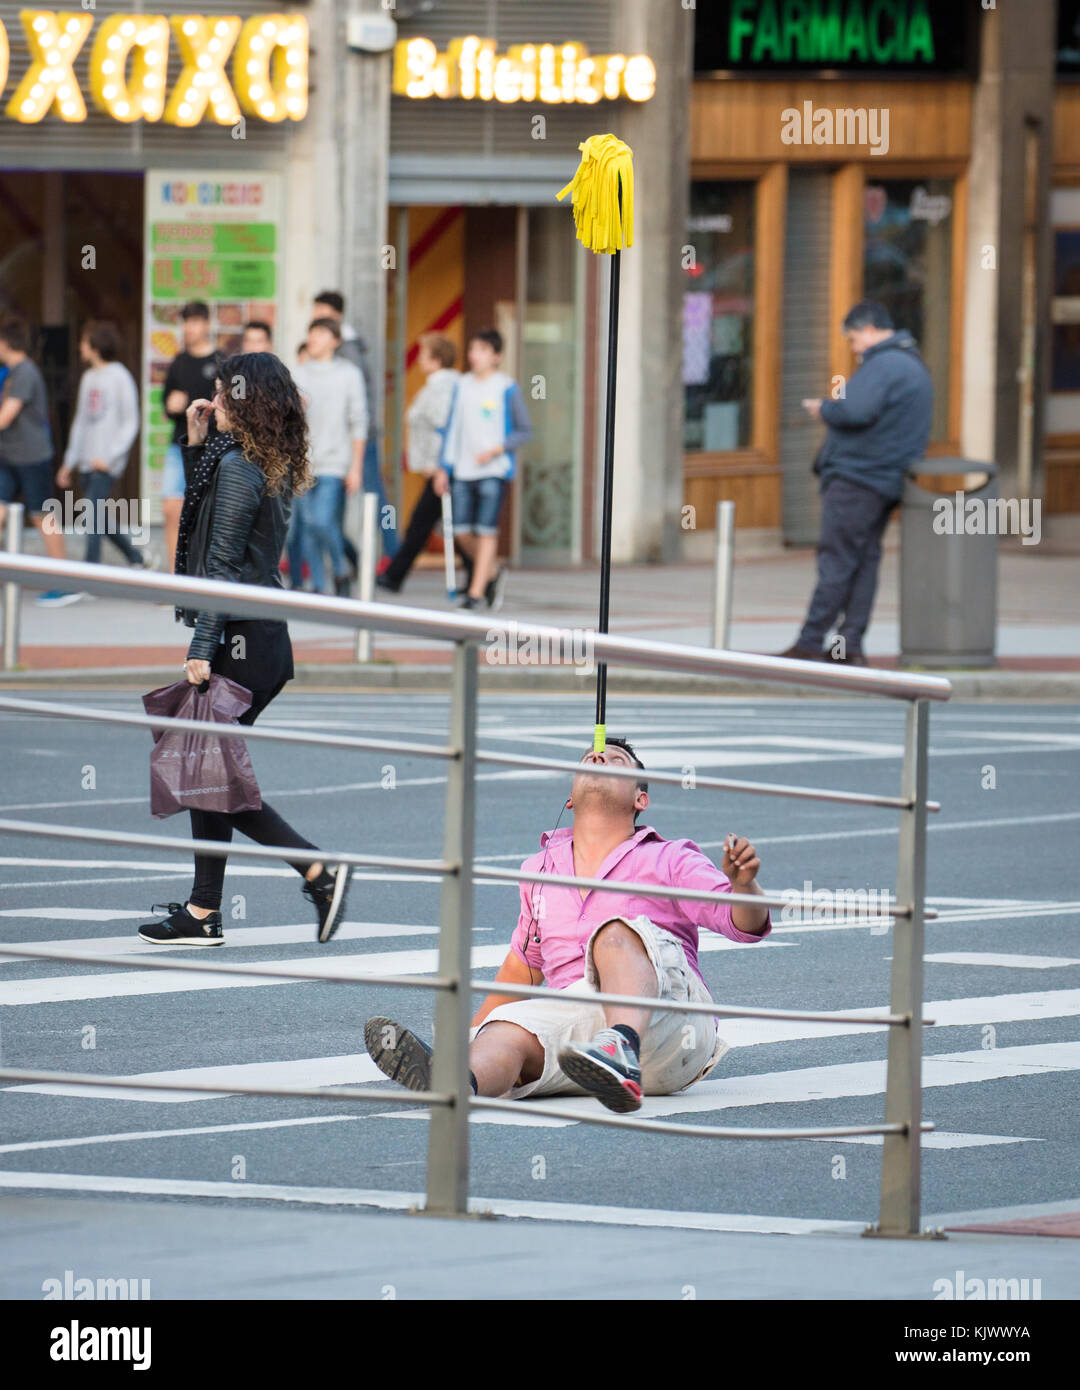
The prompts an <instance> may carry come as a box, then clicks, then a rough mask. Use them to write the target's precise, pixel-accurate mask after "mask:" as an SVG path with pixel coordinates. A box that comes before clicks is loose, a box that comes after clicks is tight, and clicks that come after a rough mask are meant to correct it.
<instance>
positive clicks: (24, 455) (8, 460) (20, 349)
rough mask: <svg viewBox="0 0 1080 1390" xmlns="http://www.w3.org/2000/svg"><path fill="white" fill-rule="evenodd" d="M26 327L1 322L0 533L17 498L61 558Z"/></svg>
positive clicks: (42, 410)
mask: <svg viewBox="0 0 1080 1390" xmlns="http://www.w3.org/2000/svg"><path fill="white" fill-rule="evenodd" d="M29 348H30V333H29V330H28V329H27V327H26V324H25V323H24V322H23V321H22V319H19V318H7V319H4V320H3V322H2V323H0V363H2V364H3V366H5V367H6V368H7V376H6V377H5V378H4V387H3V392H2V394H0V537H3V535H4V526H5V523H6V521H7V507H6V506H5V505H4V504H5V503H7V502H19V501H21V502H22V503H23V505H24V506H25V508H26V513H27V516H28V518H29V520H30V521H32V522H33V524H34V525H35V526H36V527H37V529H38V530H39V531H40V532H41V539H42V540H43V541H44V543H45V553H46V554H47V555H48V556H49V558H50V559H51V560H63V559H64V537H63V534H62V533H61V532H60V531H58V530H57V529H55V527H54V525H53V524H52V522H51V521H50V524H49V525H48V526H46V525H45V503H46V502H47V501H48V499H49V494H50V493H51V492H52V480H53V444H52V433H51V431H50V430H49V405H48V398H47V396H46V393H45V378H44V377H43V376H42V375H41V372H40V371H39V370H38V366H37V363H36V362H32V361H31V360H30V358H29V357H28V356H27V353H28V351H29ZM81 597H82V595H81V594H77V593H69V592H66V591H65V590H63V589H49V590H48V591H47V592H46V593H44V594H41V595H40V596H39V597H38V603H39V604H41V605H42V606H43V607H49V608H52V607H57V608H58V607H61V606H62V605H64V604H67V603H75V602H76V601H77V600H78V599H80V598H81Z"/></svg>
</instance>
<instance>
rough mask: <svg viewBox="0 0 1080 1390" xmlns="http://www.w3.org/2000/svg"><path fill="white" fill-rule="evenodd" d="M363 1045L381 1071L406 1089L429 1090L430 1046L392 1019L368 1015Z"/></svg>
mask: <svg viewBox="0 0 1080 1390" xmlns="http://www.w3.org/2000/svg"><path fill="white" fill-rule="evenodd" d="M364 1046H365V1047H366V1048H367V1050H368V1056H369V1057H370V1058H371V1060H372V1061H373V1062H374V1063H375V1065H376V1066H377V1067H378V1068H379V1070H380V1071H381V1072H385V1074H386V1075H387V1076H388V1077H389V1078H390V1080H391V1081H396V1082H397V1083H398V1085H399V1086H405V1087H407V1088H408V1089H409V1090H410V1091H430V1090H431V1048H430V1047H428V1045H427V1043H425V1042H421V1041H420V1039H419V1038H418V1037H417V1036H416V1034H415V1033H410V1032H409V1030H408V1029H407V1028H402V1026H401V1024H400V1023H395V1022H394V1021H393V1019H389V1018H380V1017H378V1016H376V1017H375V1018H369V1019H368V1021H367V1022H366V1023H365V1024H364Z"/></svg>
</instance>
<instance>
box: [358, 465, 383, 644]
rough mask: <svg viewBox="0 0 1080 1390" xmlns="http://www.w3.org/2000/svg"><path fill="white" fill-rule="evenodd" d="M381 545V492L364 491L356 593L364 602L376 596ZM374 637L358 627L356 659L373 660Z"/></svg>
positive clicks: (367, 629) (368, 601) (367, 630)
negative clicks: (376, 570) (378, 551)
mask: <svg viewBox="0 0 1080 1390" xmlns="http://www.w3.org/2000/svg"><path fill="white" fill-rule="evenodd" d="M378 546H379V494H378V493H377V492H365V493H364V511H363V516H362V518H361V522H360V564H359V570H360V573H359V575H358V576H357V578H358V586H359V590H360V592H359V593H358V594H357V595H356V597H357V598H358V599H360V600H361V602H363V603H371V602H372V601H373V599H374V598H375V564H376V561H377V559H378V555H377V553H376V552H377V550H378ZM371 651H372V639H371V630H370V629H369V628H357V631H356V659H357V661H358V662H360V663H361V664H363V663H365V662H368V661H370V660H371Z"/></svg>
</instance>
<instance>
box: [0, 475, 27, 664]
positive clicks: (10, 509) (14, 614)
mask: <svg viewBox="0 0 1080 1390" xmlns="http://www.w3.org/2000/svg"><path fill="white" fill-rule="evenodd" d="M22 529H23V504H22V503H21V502H9V503H8V504H7V538H6V540H5V543H4V545H5V549H6V550H8V551H9V552H10V553H11V554H12V555H18V554H19V553H20V552H21V550H22ZM19 597H20V596H19V586H18V584H16V583H15V581H14V580H9V581H8V583H6V584H5V585H4V661H3V670H5V671H14V669H15V667H16V666H17V665H18V664H19Z"/></svg>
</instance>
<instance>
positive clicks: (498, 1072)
mask: <svg viewBox="0 0 1080 1390" xmlns="http://www.w3.org/2000/svg"><path fill="white" fill-rule="evenodd" d="M469 1066H470V1068H471V1069H472V1074H473V1075H474V1076H475V1077H476V1088H477V1095H481V1096H503V1095H505V1094H506V1092H507V1091H509V1090H510V1088H511V1087H512V1086H516V1085H517V1084H518V1083H519V1081H520V1082H521V1084H524V1083H526V1082H528V1081H538V1080H539V1079H540V1077H541V1076H542V1075H543V1072H544V1049H543V1047H542V1046H541V1045H540V1039H539V1038H537V1037H536V1035H535V1034H534V1033H530V1032H528V1030H527V1029H525V1028H519V1027H518V1025H517V1024H516V1023H506V1022H504V1021H503V1020H496V1022H494V1023H487V1024H485V1025H484V1027H483V1028H482V1029H481V1030H480V1032H479V1033H477V1035H476V1037H475V1038H474V1039H473V1041H472V1044H471V1045H470V1047H469Z"/></svg>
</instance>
